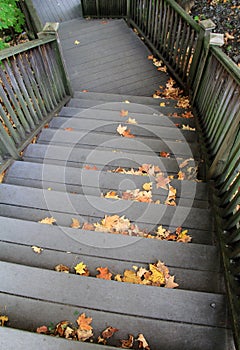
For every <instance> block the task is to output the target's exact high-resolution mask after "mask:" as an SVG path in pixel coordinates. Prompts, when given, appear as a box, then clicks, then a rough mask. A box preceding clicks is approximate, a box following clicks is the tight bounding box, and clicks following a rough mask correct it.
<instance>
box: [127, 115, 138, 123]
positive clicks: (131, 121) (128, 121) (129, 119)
mask: <svg viewBox="0 0 240 350" xmlns="http://www.w3.org/2000/svg"><path fill="white" fill-rule="evenodd" d="M126 123H128V124H137V121H136V119H135V118H130V117H129V118H128V120H127V121H126Z"/></svg>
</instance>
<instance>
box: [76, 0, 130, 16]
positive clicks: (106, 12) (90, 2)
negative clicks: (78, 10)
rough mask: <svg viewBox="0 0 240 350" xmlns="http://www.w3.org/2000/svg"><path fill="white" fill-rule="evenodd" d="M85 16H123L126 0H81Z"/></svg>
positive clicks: (125, 9) (125, 13) (125, 11)
mask: <svg viewBox="0 0 240 350" xmlns="http://www.w3.org/2000/svg"><path fill="white" fill-rule="evenodd" d="M82 9H83V13H84V16H85V17H88V16H91V17H113V18H114V17H125V16H126V15H127V0H118V1H115V0H107V1H106V0H82Z"/></svg>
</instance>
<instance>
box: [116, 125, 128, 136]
mask: <svg viewBox="0 0 240 350" xmlns="http://www.w3.org/2000/svg"><path fill="white" fill-rule="evenodd" d="M126 130H127V126H122V125H121V124H119V125H118V127H117V132H118V133H119V135H123V133H124V131H126Z"/></svg>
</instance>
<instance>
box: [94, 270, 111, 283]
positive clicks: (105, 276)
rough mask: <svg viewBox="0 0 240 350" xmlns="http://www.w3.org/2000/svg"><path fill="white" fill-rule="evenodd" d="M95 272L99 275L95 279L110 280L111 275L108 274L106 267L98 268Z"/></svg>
mask: <svg viewBox="0 0 240 350" xmlns="http://www.w3.org/2000/svg"><path fill="white" fill-rule="evenodd" d="M96 270H97V271H99V274H98V275H97V276H96V277H97V278H101V279H104V280H111V277H112V273H111V272H109V269H108V267H98V268H97V269H96Z"/></svg>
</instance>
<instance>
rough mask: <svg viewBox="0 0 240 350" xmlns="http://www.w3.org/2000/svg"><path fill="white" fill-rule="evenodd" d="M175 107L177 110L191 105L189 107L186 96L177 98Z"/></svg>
mask: <svg viewBox="0 0 240 350" xmlns="http://www.w3.org/2000/svg"><path fill="white" fill-rule="evenodd" d="M176 107H177V108H190V107H191V105H190V100H189V97H187V96H182V97H179V99H178V102H177V106H176Z"/></svg>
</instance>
